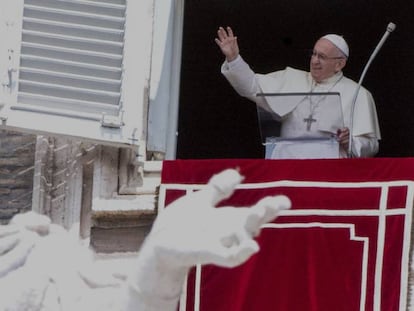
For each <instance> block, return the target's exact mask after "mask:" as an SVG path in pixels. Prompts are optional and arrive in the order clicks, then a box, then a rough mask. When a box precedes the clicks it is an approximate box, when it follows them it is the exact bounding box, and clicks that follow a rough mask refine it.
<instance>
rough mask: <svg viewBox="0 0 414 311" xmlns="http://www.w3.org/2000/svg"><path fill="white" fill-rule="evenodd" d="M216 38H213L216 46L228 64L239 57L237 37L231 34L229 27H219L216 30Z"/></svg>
mask: <svg viewBox="0 0 414 311" xmlns="http://www.w3.org/2000/svg"><path fill="white" fill-rule="evenodd" d="M217 36H218V38H215V41H216V43H217V45H218V46H219V47H220V50H221V52H222V53H223V54H224V56H225V57H226V60H227V61H228V62H231V61H232V60H234V59H236V57H237V56H238V55H239V52H240V51H239V45H238V43H237V37H236V36H235V35H234V34H233V30H232V29H231V28H230V27H226V29H224V28H223V27H219V29H218V30H217Z"/></svg>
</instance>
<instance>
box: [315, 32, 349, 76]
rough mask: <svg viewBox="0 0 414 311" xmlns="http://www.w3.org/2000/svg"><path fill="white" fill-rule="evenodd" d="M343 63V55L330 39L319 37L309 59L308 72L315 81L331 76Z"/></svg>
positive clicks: (339, 69) (344, 60)
mask: <svg viewBox="0 0 414 311" xmlns="http://www.w3.org/2000/svg"><path fill="white" fill-rule="evenodd" d="M345 64H346V58H345V56H344V55H343V53H342V52H341V51H340V50H339V49H338V48H337V47H336V46H335V45H334V44H333V43H332V42H331V41H329V40H327V39H324V38H321V39H319V40H318V41H317V42H316V43H315V46H314V48H313V54H312V56H311V59H310V72H311V75H312V77H313V78H314V79H315V81H316V82H322V81H323V80H325V79H328V78H330V77H332V76H333V75H334V74H335V73H337V72H339V71H341V70H342V68H343V67H345Z"/></svg>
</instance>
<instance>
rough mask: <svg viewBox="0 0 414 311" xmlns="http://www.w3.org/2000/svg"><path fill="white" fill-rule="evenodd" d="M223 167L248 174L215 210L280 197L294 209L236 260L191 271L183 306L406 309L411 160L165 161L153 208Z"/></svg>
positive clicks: (198, 310) (202, 310)
mask: <svg viewBox="0 0 414 311" xmlns="http://www.w3.org/2000/svg"><path fill="white" fill-rule="evenodd" d="M227 168H238V169H239V170H240V172H241V174H242V175H244V176H245V180H244V182H243V184H241V185H239V186H238V187H237V189H236V191H235V193H234V195H233V196H232V197H231V198H229V199H227V200H225V201H223V202H221V203H220V206H221V205H227V206H229V205H231V206H236V207H242V206H250V205H253V204H254V203H256V202H257V201H259V200H260V199H261V198H263V197H264V196H267V195H277V194H284V195H287V196H288V197H289V198H290V199H291V201H292V208H291V209H290V210H288V211H283V213H282V214H281V215H280V216H279V217H278V218H277V219H276V220H275V221H274V222H272V223H269V224H266V225H265V226H264V227H263V229H262V232H261V234H260V236H259V237H258V238H257V240H258V242H259V245H260V252H259V253H258V254H256V255H254V256H252V257H251V258H250V259H249V260H248V261H247V262H246V263H244V264H243V265H241V266H239V267H237V268H233V269H226V268H220V267H216V266H213V265H206V266H198V267H195V268H194V269H193V270H192V271H191V272H190V274H189V276H188V280H187V286H186V290H185V291H184V295H183V298H182V300H181V303H180V307H179V308H180V311H250V310H260V311H270V310H272V311H273V310H283V311H285V310H286V311H299V310H300V311H304V310H312V311H313V310H314V311H332V310H335V311H340V310H344V311H396V310H406V309H407V303H408V300H409V297H408V275H409V258H410V241H411V218H412V214H411V213H412V205H413V195H414V182H413V181H414V159H411V158H402V159H397V158H393V159H388V158H374V159H340V160H256V159H254V160H245V159H243V160H234V159H231V160H177V161H165V162H164V163H163V170H162V184H161V188H160V208H163V207H165V206H167V205H168V203H170V202H172V201H173V200H175V199H176V198H178V197H180V196H182V195H184V194H185V193H186V192H188V191H194V190H198V189H200V188H202V187H203V185H204V184H205V183H206V182H207V181H208V179H209V178H210V177H211V176H212V175H213V174H216V173H218V172H220V171H222V170H224V169H227ZM218 208H219V207H218ZM211 225H212V226H214V224H211Z"/></svg>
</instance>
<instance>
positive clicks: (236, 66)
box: [221, 55, 266, 105]
mask: <svg viewBox="0 0 414 311" xmlns="http://www.w3.org/2000/svg"><path fill="white" fill-rule="evenodd" d="M221 73H222V74H223V75H224V77H225V78H226V79H227V81H229V83H230V84H231V86H232V87H233V88H234V90H235V91H236V92H237V93H238V94H239V95H240V96H243V97H246V98H248V99H250V100H252V101H253V102H255V103H256V104H258V105H266V103H265V99H264V98H263V97H258V96H256V94H257V93H259V92H260V91H261V90H260V87H259V84H258V82H257V78H256V74H255V73H254V72H253V70H252V69H251V68H250V66H249V65H248V64H247V63H246V62H245V61H244V60H243V58H242V57H241V56H240V55H238V56H237V58H236V59H235V60H233V61H231V62H227V61H225V62H224V63H223V65H222V66H221Z"/></svg>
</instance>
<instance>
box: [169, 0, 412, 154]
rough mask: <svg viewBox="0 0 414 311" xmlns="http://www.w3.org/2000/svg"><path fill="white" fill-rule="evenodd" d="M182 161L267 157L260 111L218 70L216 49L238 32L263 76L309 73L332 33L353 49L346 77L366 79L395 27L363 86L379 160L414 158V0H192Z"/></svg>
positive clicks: (181, 132) (185, 66) (180, 147)
mask: <svg viewBox="0 0 414 311" xmlns="http://www.w3.org/2000/svg"><path fill="white" fill-rule="evenodd" d="M184 16H185V17H184V38H183V54H182V68H181V90H180V112H179V128H178V133H179V135H178V145H177V159H207V158H262V157H263V156H264V148H263V146H262V145H261V143H260V132H259V128H258V123H257V115H256V107H255V104H253V103H252V102H250V101H248V100H246V99H243V98H241V97H240V96H238V95H237V94H236V93H235V91H234V90H233V89H232V87H231V86H230V85H229V83H228V82H227V81H226V80H225V78H224V77H223V76H222V75H221V73H220V65H221V63H222V61H223V55H222V54H221V52H220V50H219V48H218V46H217V45H216V44H215V42H214V38H215V37H216V32H217V28H218V27H219V26H227V25H229V26H231V27H232V28H233V30H234V32H235V34H236V35H237V37H238V41H239V46H240V50H241V54H242V55H243V57H244V59H245V60H246V61H247V62H248V63H249V64H250V66H251V67H252V68H253V70H255V71H256V72H261V73H266V72H270V71H274V70H278V69H283V68H284V67H286V66H292V67H296V68H300V69H305V70H308V67H309V57H308V55H307V51H308V50H309V49H311V48H312V47H313V44H314V42H315V40H316V39H317V38H319V37H320V36H322V35H324V34H326V33H338V34H342V35H343V36H344V37H345V39H346V40H347V42H348V44H349V46H350V59H349V60H348V65H347V67H346V68H345V70H344V72H345V75H346V76H348V77H349V78H351V79H354V80H355V81H358V80H359V78H360V76H361V73H362V71H363V68H364V66H365V64H366V63H367V61H368V59H369V57H370V55H371V54H372V52H373V51H374V48H375V47H376V45H377V44H378V42H379V41H380V39H381V38H382V36H383V34H384V32H385V30H386V27H387V25H388V23H389V22H394V23H395V24H396V25H397V28H396V30H395V31H394V32H393V33H392V34H391V35H390V36H389V37H388V39H387V41H386V42H385V44H384V46H383V47H382V49H381V50H380V52H379V53H378V55H377V56H376V58H375V59H374V61H373V63H372V64H371V66H370V68H369V71H368V73H367V75H366V76H365V79H364V82H363V85H364V86H365V87H366V88H368V89H369V90H370V91H371V92H372V94H373V96H374V98H375V101H376V106H377V112H378V117H379V121H380V127H381V134H382V140H381V142H380V152H379V154H378V157H406V156H413V155H414V131H413V130H412V128H413V124H414V113H413V112H414V101H413V98H414V79H413V73H414V22H413V19H414V18H413V16H414V1H407V0H393V1H390V0H364V1H349V0H278V1H275V0H256V1H250V0H231V1H223V0H186V1H185V15H184Z"/></svg>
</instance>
